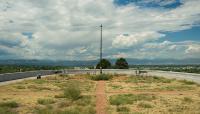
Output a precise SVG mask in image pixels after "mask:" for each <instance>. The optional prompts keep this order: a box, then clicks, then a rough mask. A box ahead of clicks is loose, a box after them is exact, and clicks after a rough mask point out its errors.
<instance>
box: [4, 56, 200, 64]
mask: <svg viewBox="0 0 200 114" xmlns="http://www.w3.org/2000/svg"><path fill="white" fill-rule="evenodd" d="M109 60H110V61H111V63H112V64H114V63H115V61H116V59H109ZM98 61H99V60H89V61H64V60H60V61H53V60H0V65H38V66H94V65H96V64H97V62H98ZM127 61H128V63H129V65H171V64H174V65H186V64H200V58H199V59H182V60H178V59H127Z"/></svg>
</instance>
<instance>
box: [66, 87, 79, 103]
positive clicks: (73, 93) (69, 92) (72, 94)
mask: <svg viewBox="0 0 200 114" xmlns="http://www.w3.org/2000/svg"><path fill="white" fill-rule="evenodd" d="M64 96H65V98H69V99H72V100H73V101H75V100H78V99H79V98H80V97H81V90H80V88H79V87H78V86H77V85H71V86H68V87H67V88H65V89H64Z"/></svg>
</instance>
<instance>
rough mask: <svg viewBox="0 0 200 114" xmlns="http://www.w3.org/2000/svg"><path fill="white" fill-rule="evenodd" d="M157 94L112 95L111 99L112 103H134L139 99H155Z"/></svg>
mask: <svg viewBox="0 0 200 114" xmlns="http://www.w3.org/2000/svg"><path fill="white" fill-rule="evenodd" d="M155 99H156V97H155V95H151V94H138V95H135V94H120V95H114V96H111V97H110V99H109V101H110V104H112V105H125V104H133V103H135V102H137V101H151V100H155Z"/></svg>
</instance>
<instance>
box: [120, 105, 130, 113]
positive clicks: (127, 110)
mask: <svg viewBox="0 0 200 114" xmlns="http://www.w3.org/2000/svg"><path fill="white" fill-rule="evenodd" d="M129 111H130V109H129V108H128V107H125V106H118V107H117V112H129Z"/></svg>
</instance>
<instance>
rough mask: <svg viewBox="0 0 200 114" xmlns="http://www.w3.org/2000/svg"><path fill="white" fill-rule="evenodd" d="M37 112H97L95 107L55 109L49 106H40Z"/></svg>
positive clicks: (55, 113)
mask: <svg viewBox="0 0 200 114" xmlns="http://www.w3.org/2000/svg"><path fill="white" fill-rule="evenodd" d="M35 113H36V114H95V113H96V112H95V110H94V108H93V107H84V108H83V107H70V108H67V109H65V110H60V109H53V108H49V107H45V108H42V107H39V108H36V109H35Z"/></svg>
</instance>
